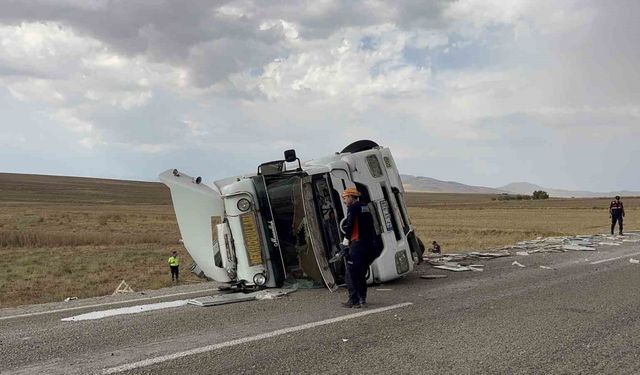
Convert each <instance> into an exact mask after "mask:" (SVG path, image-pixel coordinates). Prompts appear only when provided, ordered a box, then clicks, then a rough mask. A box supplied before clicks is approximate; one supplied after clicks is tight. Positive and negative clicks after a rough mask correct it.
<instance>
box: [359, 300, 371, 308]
mask: <svg viewBox="0 0 640 375" xmlns="http://www.w3.org/2000/svg"><path fill="white" fill-rule="evenodd" d="M360 307H362V308H363V309H366V308H367V307H369V305H367V301H360Z"/></svg>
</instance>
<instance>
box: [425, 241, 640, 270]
mask: <svg viewBox="0 0 640 375" xmlns="http://www.w3.org/2000/svg"><path fill="white" fill-rule="evenodd" d="M628 242H631V243H640V233H637V232H630V233H627V234H625V235H624V236H616V235H614V236H612V235H608V234H596V235H587V234H580V235H576V236H556V237H547V238H543V237H537V238H536V239H535V240H528V241H520V242H518V243H516V244H515V245H512V246H504V247H501V248H498V249H495V250H494V251H492V252H478V251H473V252H470V253H467V254H428V255H425V256H423V259H424V260H425V261H426V262H427V263H429V264H430V265H431V266H432V267H433V268H438V269H442V270H447V271H452V272H462V271H482V270H483V268H482V265H470V264H469V263H470V261H474V260H487V259H495V258H500V257H508V256H511V255H519V256H528V255H531V254H536V253H564V252H567V251H596V250H597V249H598V247H600V246H620V245H622V244H623V243H628ZM586 261H588V259H587V260H586ZM512 264H513V265H515V266H519V267H526V266H525V265H523V264H521V263H519V262H517V261H515V262H513V263H512ZM540 268H542V269H554V268H551V267H547V266H540ZM424 276H427V275H424ZM420 277H422V278H428V277H423V276H420Z"/></svg>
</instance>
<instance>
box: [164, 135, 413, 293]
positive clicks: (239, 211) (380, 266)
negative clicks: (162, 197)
mask: <svg viewBox="0 0 640 375" xmlns="http://www.w3.org/2000/svg"><path fill="white" fill-rule="evenodd" d="M287 152H292V150H290V151H287ZM285 155H286V153H285ZM290 156H291V154H289V158H290ZM293 158H294V159H295V160H296V161H297V162H293V163H292V162H291V160H292V159H289V162H287V161H284V160H278V161H274V162H269V163H264V164H262V165H260V167H258V172H257V173H255V174H250V175H245V176H241V177H236V178H230V179H225V180H222V181H217V182H215V183H214V185H213V186H208V185H205V184H203V183H202V182H201V179H200V178H199V177H198V178H192V177H191V176H188V175H186V174H184V173H181V172H179V171H177V170H175V169H174V170H168V171H166V172H164V173H162V174H160V180H161V181H162V182H163V183H165V184H166V185H167V186H168V187H169V188H170V190H171V197H172V200H173V206H174V209H175V213H176V218H177V221H178V226H179V228H180V233H181V235H182V240H183V243H184V246H185V247H186V249H187V251H188V252H189V254H190V255H191V257H192V258H193V260H194V261H195V262H196V263H197V265H198V267H199V268H200V269H201V271H202V273H204V275H205V276H206V277H208V278H210V279H213V280H216V281H218V282H223V283H229V284H232V285H237V286H241V287H244V288H251V287H281V286H282V285H283V284H285V283H287V282H301V281H306V282H307V283H308V284H314V285H317V284H319V283H324V284H325V285H326V286H327V287H328V288H329V289H330V290H336V289H337V285H338V284H340V283H342V282H343V280H344V264H343V263H342V262H336V263H333V264H329V263H328V260H329V258H331V256H332V255H333V254H334V252H335V249H336V247H337V244H338V243H340V242H341V241H342V239H343V235H342V233H341V232H340V230H339V223H340V221H341V220H342V219H343V218H344V215H345V214H346V212H347V207H345V205H344V203H343V202H342V200H341V198H340V197H341V194H342V192H343V191H344V190H345V189H346V188H348V187H356V188H357V189H358V190H359V191H360V192H361V193H362V194H363V196H362V197H361V200H364V201H365V203H369V204H370V206H371V207H373V208H374V210H373V211H374V215H375V217H376V219H377V222H378V223H379V228H378V230H377V232H378V233H379V236H380V239H381V241H382V243H383V245H384V248H383V250H382V253H381V254H380V256H379V257H378V258H377V259H376V260H375V261H374V262H373V264H372V265H371V267H370V270H369V275H368V281H369V282H384V281H389V280H393V279H396V278H399V277H402V276H404V275H406V274H407V273H409V272H411V271H412V270H413V266H414V261H416V260H418V257H419V256H420V255H419V254H421V253H420V249H419V245H418V241H417V238H416V236H415V234H414V231H413V228H412V226H411V223H410V221H409V216H408V213H407V208H406V205H405V202H404V189H403V187H402V182H401V181H400V174H399V172H398V170H397V168H396V164H395V162H394V160H393V157H392V155H391V151H390V150H389V149H388V148H384V147H380V146H378V145H377V144H375V143H373V142H371V141H359V142H355V143H353V144H352V145H350V146H349V147H347V148H345V150H343V151H342V152H340V153H335V154H334V155H330V156H327V157H322V158H318V159H313V160H309V161H306V162H304V163H300V161H299V159H297V158H295V152H293Z"/></svg>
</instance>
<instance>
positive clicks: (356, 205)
mask: <svg viewBox="0 0 640 375" xmlns="http://www.w3.org/2000/svg"><path fill="white" fill-rule="evenodd" d="M360 195H361V194H360V192H359V191H358V190H357V189H356V188H347V189H346V190H345V191H344V192H343V193H342V200H343V201H344V203H345V205H346V206H347V216H346V220H345V222H344V224H343V228H344V231H345V237H344V240H343V242H342V244H343V245H345V246H349V255H348V257H347V269H346V275H345V276H346V282H347V289H348V293H349V299H348V300H347V302H345V303H343V304H342V305H343V306H344V307H348V308H351V307H366V304H367V278H366V275H367V269H368V268H369V265H370V264H371V263H372V262H373V260H375V257H376V256H377V255H379V252H378V248H379V247H380V246H378V243H377V242H378V240H377V236H376V232H375V227H374V222H373V216H372V213H371V212H370V209H369V206H367V205H366V204H364V203H362V202H360V201H359V197H360Z"/></svg>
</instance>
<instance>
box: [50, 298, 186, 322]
mask: <svg viewBox="0 0 640 375" xmlns="http://www.w3.org/2000/svg"><path fill="white" fill-rule="evenodd" d="M187 302H188V301H187V300H186V299H179V300H177V301H170V302H160V303H150V304H146V305H136V306H128V307H121V308H119V309H111V310H100V311H92V312H89V313H86V314H81V315H76V316H72V317H69V318H63V319H60V320H62V321H63V322H78V321H81V320H94V319H102V318H107V317H109V316H116V315H127V314H138V313H141V312H145V311H153V310H161V309H168V308H171V307H180V306H186V305H187Z"/></svg>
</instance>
